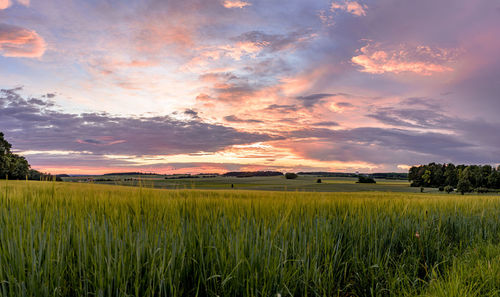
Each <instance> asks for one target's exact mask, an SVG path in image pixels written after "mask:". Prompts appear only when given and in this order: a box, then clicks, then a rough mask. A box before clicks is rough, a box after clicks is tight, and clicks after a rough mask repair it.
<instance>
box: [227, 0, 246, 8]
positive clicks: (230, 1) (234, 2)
mask: <svg viewBox="0 0 500 297" xmlns="http://www.w3.org/2000/svg"><path fill="white" fill-rule="evenodd" d="M222 5H224V7H225V8H243V7H245V6H250V5H252V3H249V2H245V1H240V0H225V1H224V3H223V4H222Z"/></svg>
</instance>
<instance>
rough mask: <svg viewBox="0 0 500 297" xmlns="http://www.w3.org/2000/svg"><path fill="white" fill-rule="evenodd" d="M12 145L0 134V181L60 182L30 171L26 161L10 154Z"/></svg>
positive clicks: (55, 177) (46, 175)
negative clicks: (6, 179)
mask: <svg viewBox="0 0 500 297" xmlns="http://www.w3.org/2000/svg"><path fill="white" fill-rule="evenodd" d="M11 148H12V145H11V144H10V143H9V142H8V141H7V140H5V138H4V135H3V133H2V132H0V179H5V178H9V179H30V180H53V179H57V180H61V178H60V177H58V176H52V175H50V174H45V173H41V172H39V171H37V170H34V169H31V166H30V164H29V163H28V161H27V160H26V159H25V158H24V157H23V156H19V155H17V154H14V153H12V152H11Z"/></svg>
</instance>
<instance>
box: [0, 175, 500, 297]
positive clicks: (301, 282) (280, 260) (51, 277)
mask: <svg viewBox="0 0 500 297" xmlns="http://www.w3.org/2000/svg"><path fill="white" fill-rule="evenodd" d="M499 222H500V197H498V196H473V195H469V196H458V195H451V196H450V195H440V194H429V193H424V194H420V193H391V192H358V193H356V192H350V193H308V192H278V191H274V192H266V191H243V190H239V191H231V190H223V191H217V190H158V189H150V188H145V187H137V188H133V187H121V186H109V185H94V184H77V183H55V182H26V181H1V182H0V296H16V297H17V296H500V246H499V240H500V224H499Z"/></svg>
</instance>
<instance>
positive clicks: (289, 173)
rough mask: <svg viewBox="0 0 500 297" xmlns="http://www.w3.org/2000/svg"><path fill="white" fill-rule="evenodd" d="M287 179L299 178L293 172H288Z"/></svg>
mask: <svg viewBox="0 0 500 297" xmlns="http://www.w3.org/2000/svg"><path fill="white" fill-rule="evenodd" d="M285 177H286V179H296V178H297V177H298V175H297V174H295V173H292V172H288V173H286V174H285Z"/></svg>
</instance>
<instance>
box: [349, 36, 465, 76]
mask: <svg viewBox="0 0 500 297" xmlns="http://www.w3.org/2000/svg"><path fill="white" fill-rule="evenodd" d="M358 52H359V55H357V56H354V57H352V58H351V61H352V62H353V63H354V64H356V65H358V66H361V67H362V69H361V71H362V72H368V73H374V74H383V73H386V72H392V73H396V74H397V73H402V72H413V73H416V74H419V75H432V74H435V73H442V72H450V71H453V68H451V67H449V66H448V64H450V63H451V62H454V61H455V58H456V56H457V51H456V50H447V49H442V48H431V47H429V46H417V47H409V46H405V45H400V46H398V47H396V48H392V49H385V48H383V47H382V45H381V44H379V43H376V44H371V43H369V44H368V45H366V46H364V47H362V48H361V49H359V50H358Z"/></svg>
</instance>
